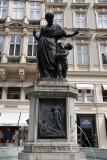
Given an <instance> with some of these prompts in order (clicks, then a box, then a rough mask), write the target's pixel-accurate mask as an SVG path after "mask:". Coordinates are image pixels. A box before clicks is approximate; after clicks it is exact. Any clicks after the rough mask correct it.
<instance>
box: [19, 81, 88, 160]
mask: <svg viewBox="0 0 107 160" xmlns="http://www.w3.org/2000/svg"><path fill="white" fill-rule="evenodd" d="M27 95H28V97H29V99H30V115H29V132H28V142H27V143H26V144H25V146H24V151H23V152H22V153H20V154H19V157H20V158H23V160H85V154H84V153H82V152H80V151H79V146H78V145H77V143H76V131H75V127H76V126H75V113H74V99H75V97H76V96H77V89H76V88H74V87H72V86H70V85H69V84H68V83H67V82H66V81H63V80H62V79H60V80H58V79H54V80H48V79H46V80H45V79H44V80H39V81H38V82H37V83H36V84H35V85H34V86H30V87H28V88H27Z"/></svg>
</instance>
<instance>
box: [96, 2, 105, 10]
mask: <svg viewBox="0 0 107 160" xmlns="http://www.w3.org/2000/svg"><path fill="white" fill-rule="evenodd" d="M94 8H95V9H101V8H107V4H106V3H94Z"/></svg>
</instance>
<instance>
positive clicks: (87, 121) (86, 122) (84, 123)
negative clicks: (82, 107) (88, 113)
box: [80, 118, 92, 128]
mask: <svg viewBox="0 0 107 160" xmlns="http://www.w3.org/2000/svg"><path fill="white" fill-rule="evenodd" d="M80 127H81V128H92V119H91V118H80Z"/></svg>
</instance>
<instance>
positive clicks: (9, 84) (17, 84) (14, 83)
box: [4, 81, 22, 87]
mask: <svg viewBox="0 0 107 160" xmlns="http://www.w3.org/2000/svg"><path fill="white" fill-rule="evenodd" d="M4 87H22V82H8V81H7V82H4Z"/></svg>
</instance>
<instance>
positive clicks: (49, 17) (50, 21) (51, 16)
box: [45, 12, 54, 26]
mask: <svg viewBox="0 0 107 160" xmlns="http://www.w3.org/2000/svg"><path fill="white" fill-rule="evenodd" d="M45 19H46V21H47V23H48V26H52V24H53V19H54V14H53V13H51V12H47V13H46V14H45Z"/></svg>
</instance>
